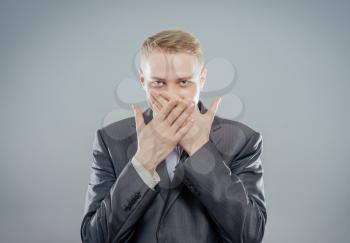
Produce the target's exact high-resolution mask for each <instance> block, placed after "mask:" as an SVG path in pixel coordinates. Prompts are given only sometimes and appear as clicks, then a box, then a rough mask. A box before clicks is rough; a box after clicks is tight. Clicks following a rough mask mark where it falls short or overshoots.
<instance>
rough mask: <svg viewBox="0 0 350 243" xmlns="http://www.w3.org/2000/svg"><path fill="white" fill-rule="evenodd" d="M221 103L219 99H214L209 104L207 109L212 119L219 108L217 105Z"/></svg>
mask: <svg viewBox="0 0 350 243" xmlns="http://www.w3.org/2000/svg"><path fill="white" fill-rule="evenodd" d="M220 102H221V97H216V99H215V100H214V101H213V103H211V105H210V107H209V109H208V112H209V114H210V115H211V116H212V117H214V116H215V114H216V112H217V110H218V107H219V104H220Z"/></svg>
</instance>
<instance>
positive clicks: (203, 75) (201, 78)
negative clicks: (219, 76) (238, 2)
mask: <svg viewBox="0 0 350 243" xmlns="http://www.w3.org/2000/svg"><path fill="white" fill-rule="evenodd" d="M207 72H208V71H207V69H206V68H205V67H203V68H202V71H201V74H200V76H199V81H200V88H201V90H202V89H203V87H204V83H205V80H206V78H207Z"/></svg>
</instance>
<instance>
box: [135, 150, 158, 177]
mask: <svg viewBox="0 0 350 243" xmlns="http://www.w3.org/2000/svg"><path fill="white" fill-rule="evenodd" d="M134 156H135V159H136V160H137V161H138V162H139V163H140V164H141V165H142V166H143V167H144V168H145V169H146V170H147V171H148V172H149V173H150V174H151V175H152V176H153V174H154V172H155V171H156V165H155V163H154V162H153V161H152V160H151V159H148V158H147V157H148V156H146V155H144V154H143V153H142V152H136V154H135V155H134Z"/></svg>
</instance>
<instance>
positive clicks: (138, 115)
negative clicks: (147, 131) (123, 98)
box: [131, 104, 145, 133]
mask: <svg viewBox="0 0 350 243" xmlns="http://www.w3.org/2000/svg"><path fill="white" fill-rule="evenodd" d="M131 106H132V109H133V111H134V117H135V124H136V131H137V133H139V132H140V131H141V130H142V129H143V128H144V126H145V121H144V119H143V114H142V110H141V109H140V107H139V106H138V105H136V104H135V105H134V104H132V105H131Z"/></svg>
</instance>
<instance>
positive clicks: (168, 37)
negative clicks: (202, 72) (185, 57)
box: [140, 29, 204, 68]
mask: <svg viewBox="0 0 350 243" xmlns="http://www.w3.org/2000/svg"><path fill="white" fill-rule="evenodd" d="M156 50H158V51H163V52H165V53H178V52H185V53H188V54H191V55H194V56H196V57H197V60H198V64H199V66H200V67H201V68H202V67H203V66H204V56H203V52H202V46H201V43H200V41H199V40H198V39H197V38H196V37H195V36H194V35H193V34H192V33H190V32H186V31H183V30H180V29H173V30H163V31H160V32H158V33H156V34H154V35H152V36H149V37H148V38H146V40H145V41H144V42H143V43H142V46H141V55H140V58H141V66H143V61H144V60H146V59H147V58H148V56H149V55H150V54H151V53H152V52H153V51H156Z"/></svg>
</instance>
